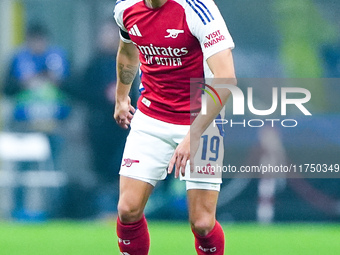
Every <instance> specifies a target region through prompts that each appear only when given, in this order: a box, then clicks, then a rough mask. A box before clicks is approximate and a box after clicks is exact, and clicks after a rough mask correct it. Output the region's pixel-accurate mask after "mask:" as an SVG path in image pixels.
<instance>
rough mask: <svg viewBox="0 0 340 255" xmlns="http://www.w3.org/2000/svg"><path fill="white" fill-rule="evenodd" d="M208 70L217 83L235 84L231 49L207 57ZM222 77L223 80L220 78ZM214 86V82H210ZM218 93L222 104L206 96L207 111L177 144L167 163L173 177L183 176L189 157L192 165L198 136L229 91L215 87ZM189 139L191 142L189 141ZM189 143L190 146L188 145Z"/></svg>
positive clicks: (218, 110)
mask: <svg viewBox="0 0 340 255" xmlns="http://www.w3.org/2000/svg"><path fill="white" fill-rule="evenodd" d="M207 63H208V65H209V68H210V70H211V71H212V72H213V74H214V78H219V80H218V81H219V83H221V82H223V83H226V84H234V85H236V76H235V69H234V62H233V57H232V52H231V49H226V50H223V51H220V52H218V53H216V54H214V55H212V56H211V57H209V58H208V59H207ZM222 78H223V80H221V79H222ZM212 86H214V84H212ZM215 89H216V90H217V93H218V94H219V95H220V97H221V100H222V105H220V104H215V102H214V101H213V99H212V98H211V97H207V109H209V111H208V112H207V114H206V115H202V114H201V113H200V114H199V115H198V116H197V117H196V119H195V121H194V122H193V123H192V125H191V127H190V130H189V132H188V134H187V135H186V136H185V138H184V139H183V141H182V142H181V143H180V144H179V145H178V146H177V148H176V150H175V152H174V154H173V156H172V158H171V160H170V164H169V168H168V173H169V174H170V173H171V172H172V170H173V167H174V166H175V178H177V177H178V176H179V173H180V172H181V174H182V175H183V176H184V174H185V166H186V163H187V161H188V160H189V159H190V164H191V165H193V163H194V161H193V159H194V156H195V154H196V152H197V149H198V147H199V141H200V137H201V135H202V134H203V132H204V131H205V130H206V129H207V128H208V126H209V125H210V124H211V123H212V121H213V120H214V119H215V118H216V116H217V115H218V114H219V113H220V111H221V110H222V108H223V106H224V105H225V103H226V102H227V100H228V98H229V96H230V91H229V90H226V89H219V88H215ZM190 140H191V143H190ZM190 145H191V146H190Z"/></svg>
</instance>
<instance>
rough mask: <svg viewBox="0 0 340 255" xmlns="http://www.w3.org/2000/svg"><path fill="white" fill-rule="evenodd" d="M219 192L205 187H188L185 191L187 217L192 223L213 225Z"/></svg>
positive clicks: (203, 225)
mask: <svg viewBox="0 0 340 255" xmlns="http://www.w3.org/2000/svg"><path fill="white" fill-rule="evenodd" d="M218 194H219V192H218V191H216V190H207V189H189V190H188V191H187V197H188V207H189V218H190V222H191V223H192V224H196V225H202V226H201V227H202V228H204V227H205V225H208V226H213V225H214V223H215V215H216V206H217V200H218Z"/></svg>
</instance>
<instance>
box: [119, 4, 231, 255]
mask: <svg viewBox="0 0 340 255" xmlns="http://www.w3.org/2000/svg"><path fill="white" fill-rule="evenodd" d="M114 15H115V19H116V22H117V24H118V25H119V27H120V37H121V41H120V46H119V50H118V55H117V74H118V79H117V93H116V106H115V113H114V118H115V119H116V121H117V123H118V124H119V125H120V126H121V127H123V128H128V126H129V125H131V131H130V134H129V136H128V138H127V142H126V145H125V150H124V155H123V160H122V165H121V169H120V198H119V202H118V219H117V235H118V242H119V248H120V251H121V254H124V255H128V254H129V255H146V254H148V251H149V246H150V237H149V233H148V229H147V222H146V219H145V217H144V214H143V211H144V207H145V205H146V203H147V200H148V198H149V196H150V194H151V192H152V190H153V188H154V186H155V185H156V183H157V181H159V180H163V179H164V178H165V177H166V175H167V173H168V174H170V173H171V172H172V171H173V168H174V169H175V178H177V177H179V176H180V177H181V179H182V180H185V181H186V188H187V196H188V207H189V218H190V224H191V227H192V232H193V234H194V236H195V249H196V251H197V254H199V255H203V254H216V255H221V254H224V233H223V230H222V227H221V225H220V224H219V223H218V222H217V221H216V218H215V214H216V204H217V199H218V193H219V190H220V183H221V178H191V177H190V164H189V160H190V159H193V157H194V155H195V154H196V151H199V143H200V139H201V136H202V134H203V132H204V131H205V130H206V129H207V127H208V126H209V125H210V123H211V122H212V121H213V119H214V118H215V117H216V116H217V115H218V113H219V111H220V110H221V107H216V106H214V104H213V103H212V100H211V101H209V102H208V109H209V112H208V113H207V114H206V115H203V114H201V113H197V114H196V118H195V120H194V121H193V123H192V124H191V125H190V123H191V118H192V117H193V116H191V115H192V114H191V112H190V78H203V77H214V78H234V77H235V73H234V65H233V59H232V54H231V49H232V48H233V47H234V43H233V40H232V38H231V36H230V34H229V32H228V29H227V27H226V25H225V22H224V20H223V18H222V16H221V14H220V12H219V10H218V8H217V6H216V5H215V3H214V2H213V0H118V1H117V2H116V6H115V10H114ZM139 65H140V75H141V87H140V91H141V96H140V98H139V100H138V103H137V107H138V110H136V111H135V109H134V107H133V106H132V105H131V103H130V102H131V100H130V98H129V96H128V94H129V91H130V87H131V83H132V81H133V79H134V77H135V75H136V72H137V69H138V66H139ZM228 95H229V94H228V93H225V92H220V96H221V98H222V101H223V103H225V102H226V100H227V97H228ZM198 111H199V110H198ZM189 129H190V130H189ZM190 133H191V134H190ZM190 139H191V146H190ZM217 139H220V138H219V137H217ZM216 144H217V143H216ZM219 144H222V142H221V143H219ZM190 149H191V151H190ZM197 154H199V153H197ZM190 162H192V160H191V161H190ZM167 170H168V171H167ZM179 240H180V237H179Z"/></svg>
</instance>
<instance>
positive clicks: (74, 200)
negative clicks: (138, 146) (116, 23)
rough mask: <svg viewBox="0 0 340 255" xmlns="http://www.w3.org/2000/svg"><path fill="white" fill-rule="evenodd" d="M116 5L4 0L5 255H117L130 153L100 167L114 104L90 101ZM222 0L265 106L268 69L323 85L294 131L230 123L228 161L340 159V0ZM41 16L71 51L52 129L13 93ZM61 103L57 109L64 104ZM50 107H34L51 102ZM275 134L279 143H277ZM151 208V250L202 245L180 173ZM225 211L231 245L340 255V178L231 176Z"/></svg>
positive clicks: (245, 70) (1, 195)
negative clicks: (123, 173)
mask: <svg viewBox="0 0 340 255" xmlns="http://www.w3.org/2000/svg"><path fill="white" fill-rule="evenodd" d="M114 2H115V1H113V0H112V1H107V0H96V1H94V0H58V1H52V0H0V247H1V248H0V253H1V254H6V255H12V254H13V255H14V254H35V255H36V254H51V255H53V254H62V253H63V254H72V255H76V254H94V253H97V254H116V253H117V248H116V245H115V239H114V220H113V219H114V215H115V213H116V211H115V204H116V202H117V192H118V186H117V178H116V177H114V176H116V173H117V172H118V169H117V162H116V161H117V160H119V151H118V153H116V154H115V156H114V157H115V158H114V159H111V161H112V162H110V163H107V165H108V166H109V167H111V168H110V169H112V173H115V175H114V176H112V175H107V173H105V172H103V173H101V172H98V170H96V169H97V168H96V166H98V165H96V161H97V160H98V152H99V154H100V152H101V150H103V151H104V150H105V151H109V150H110V149H109V148H108V150H106V148H105V146H109V145H107V144H105V143H102V144H100V145H99V148H98V145H95V144H94V143H93V140H96V137H98V140H99V141H101V140H100V139H102V137H105V136H104V135H105V134H103V133H105V132H107V129H106V127H105V128H103V129H101V127H102V126H101V125H104V124H102V122H101V121H102V120H103V119H104V120H105V117H103V118H102V116H101V114H106V115H110V114H111V112H112V110H111V109H106V111H105V110H103V111H101V110H100V109H96V111H94V110H92V108H91V107H92V106H93V103H95V102H96V101H95V100H94V101H91V100H92V99H91V97H90V96H91V93H93V91H95V89H96V87H95V86H96V84H95V82H96V79H94V80H93V81H92V80H91V79H93V77H99V76H101V75H102V74H104V75H105V73H108V72H110V70H111V69H109V70H106V71H105V72H104V71H103V72H101V70H96V69H95V68H94V69H91V63H93V61H92V60H93V59H94V57H95V56H96V55H97V54H98V47H100V46H98V45H100V42H99V41H100V40H101V39H100V38H101V37H100V36H98V35H100V32H101V31H103V30H102V27H103V24H106V23H107V22H108V20H110V19H112V11H113V7H114ZM215 2H216V4H217V5H218V6H219V8H220V10H221V12H222V14H223V16H224V18H225V20H226V22H227V24H228V26H229V30H230V32H231V34H232V36H233V38H234V41H235V43H236V48H235V50H234V51H233V54H234V59H235V65H236V71H237V76H238V77H239V78H240V79H242V78H247V79H249V78H252V79H254V81H256V84H260V85H258V86H257V89H258V90H257V91H258V92H257V93H256V92H255V94H256V99H255V102H257V103H258V104H259V105H261V104H262V105H264V104H263V101H266V98H267V96H268V95H270V93H269V94H266V93H268V88H269V87H268V86H265V85H263V86H261V84H262V83H263V84H265V83H266V81H268V80H266V79H267V78H290V79H291V78H306V80H303V83H304V84H307V85H306V88H308V89H309V90H310V91H311V93H312V105H311V107H312V109H313V117H312V118H309V119H308V118H301V116H300V117H299V116H296V119H298V120H299V123H300V124H299V126H298V127H296V128H294V129H286V128H282V127H278V128H275V129H274V130H267V129H252V128H242V127H237V128H230V129H228V130H227V134H228V135H227V137H226V141H225V143H226V156H225V159H226V162H227V163H228V164H231V165H242V164H249V165H256V164H259V162H260V161H261V160H265V159H266V157H268V156H270V157H271V156H272V157H274V160H276V161H275V162H289V163H294V164H304V163H321V164H339V163H340V133H339V130H340V101H339V97H340V83H339V81H340V80H339V79H337V78H340V1H335V0H273V1H265V0H258V1H249V0H240V1H222V0H215ZM37 22H39V23H40V24H42V25H43V27H45V28H46V30H47V31H48V36H49V38H50V41H51V44H53V45H58V47H60V48H62V49H64V51H65V60H67V63H68V64H67V66H68V72H67V75H65V78H64V79H63V81H62V82H60V84H59V85H58V90H59V92H58V93H61V94H62V95H63V97H62V98H63V101H62V102H63V103H64V104H65V105H67V107H66V108H67V114H66V113H65V115H64V116H63V117H60V118H57V117H56V118H55V119H54V120H53V128H51V126H50V125H51V121H50V120H49V121H46V119H45V120H44V121H41V122H38V124H37V123H35V125H33V126H34V127H33V128H32V123H29V121H30V119H29V118H28V117H26V118H20V116H21V115H20V116H19V115H18V102H20V100H21V99H22V98H23V97H22V95H21V97H20V95H15V96H13V95H8V93H5V90H4V88H5V87H6V82H7V80H8V79H7V78H8V73H9V72H10V71H9V70H10V66H11V62H12V59H13V55H14V54H15V52H18V50H19V49H20V48H21V47H22V44H23V43H24V42H25V40H26V38H25V37H26V36H25V35H26V29H27V27H28V26H29V24H32V23H37ZM104 31H111V30H104ZM107 33H108V32H107ZM98 38H99V39H98ZM110 54H111V53H110ZM110 54H108V56H106V57H112V56H111V55H110ZM102 55H103V54H102ZM102 55H101V57H103V56H102ZM104 58H105V56H104ZM94 63H98V62H94ZM100 63H102V62H100ZM107 66H110V64H109V65H106V67H107ZM89 70H92V72H93V73H92V74H93V75H94V76H91V74H89V73H90V71H89ZM112 73H113V74H114V71H112ZM91 77H92V78H91ZM263 78H265V79H263ZM103 79H105V78H103ZM307 79H309V80H307ZM89 80H91V81H92V83H91V82H89ZM315 81H319V82H315ZM109 82H112V81H107V83H109ZM93 83H94V88H93V87H91V88H90V86H91V85H92V84H93ZM136 83H138V80H136ZM106 85H107V88H110V86H109V85H108V84H105V86H106ZM87 86H88V87H87ZM240 87H241V88H242V83H241V84H240ZM254 87H255V86H254ZM105 89H106V88H105ZM255 91H256V90H255ZM105 93H106V92H105ZM133 93H135V91H134V92H133ZM102 96H103V100H104V97H105V96H107V95H106V94H104V93H103V95H102ZM132 96H133V98H134V100H135V99H136V98H135V94H133V95H132ZM99 100H100V99H99ZM65 102H66V103H65ZM89 102H90V103H89ZM50 103H51V101H48V102H47V104H50ZM54 103H56V104H57V106H59V107H60V105H58V104H61V103H60V101H57V102H54ZM26 107H28V108H29V107H30V105H29V104H27V105H26ZM39 107H40V108H39ZM39 107H38V108H34V107H33V108H34V109H35V111H36V112H38V113H39V112H44V109H46V106H44V105H43V104H40V106H39ZM105 107H106V108H108V107H113V106H110V104H109V103H107V104H105ZM26 110H27V109H26ZM97 110H98V111H97ZM18 116H19V117H18ZM96 117H97V118H98V120H97V121H96ZM248 117H250V116H248ZM299 118H300V119H299ZM93 120H95V121H96V122H98V125H97V126H96V125H92V124H93ZM18 122H19V125H18ZM91 123H92V124H91ZM45 125H46V126H45ZM91 130H92V131H93V130H95V131H97V132H91ZM109 130H110V129H109ZM32 131H33V133H32ZM18 132H20V133H18ZM119 132H120V131H119V130H118V129H117V128H113V129H112V133H115V134H116V137H125V135H126V134H120V133H119ZM117 134H118V135H117ZM51 137H52V138H51ZM99 137H101V138H100V139H99ZM103 139H105V138H103ZM115 139H118V138H115ZM268 140H270V141H273V144H274V145H273V146H269V147H266V145H265V144H266V141H268ZM117 141H118V140H117ZM119 144H123V142H122V141H120V140H119ZM111 146H112V144H111ZM56 147H57V149H56ZM116 147H117V148H118V147H119V148H120V147H121V146H119V145H116ZM117 154H118V155H117ZM112 155H113V154H112ZM99 160H100V159H99ZM115 160H116V161H115ZM28 161H32V162H28ZM108 166H105V163H104V167H108ZM339 176H340V175H339ZM107 180H108V181H107ZM146 214H147V216H148V218H149V219H150V222H151V225H150V230H151V234H152V235H153V238H154V239H152V240H153V242H152V247H153V248H152V250H151V251H152V252H153V253H152V254H174V253H175V252H176V253H178V254H194V253H193V249H192V247H191V242H192V237H191V233H190V230H189V228H188V225H187V224H186V223H185V221H186V219H187V213H186V200H185V187H184V185H183V183H181V182H179V181H176V180H173V178H172V177H171V176H170V177H169V178H168V179H167V180H166V181H165V182H162V183H161V184H160V185H158V186H157V187H156V191H155V192H154V194H153V196H152V198H151V199H150V201H149V204H148V206H147V209H146ZM217 217H218V219H219V220H220V221H221V222H223V223H224V224H225V229H226V231H227V238H228V239H227V240H228V241H227V245H228V251H229V254H340V246H339V243H340V242H339V240H340V226H339V221H340V179H336V178H335V179H325V178H324V179H321V178H319V179H285V178H280V179H270V178H263V179H259V178H257V179H241V178H235V179H225V180H224V183H223V186H222V190H221V196H220V201H219V205H218V215H217ZM32 223H39V224H32ZM68 237H70V238H68ZM229 238H230V239H229ZM178 239H180V240H186V241H187V242H184V244H182V243H181V244H180V243H177V242H176V241H175V240H178ZM169 240H174V241H171V242H170V244H169ZM164 247H166V248H165V249H164ZM162 249H163V250H162ZM1 250H2V251H1Z"/></svg>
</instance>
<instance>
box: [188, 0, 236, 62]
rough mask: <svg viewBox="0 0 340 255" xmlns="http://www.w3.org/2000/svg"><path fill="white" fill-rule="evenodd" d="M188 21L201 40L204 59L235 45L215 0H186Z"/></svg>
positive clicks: (195, 34) (192, 31) (190, 27)
mask: <svg viewBox="0 0 340 255" xmlns="http://www.w3.org/2000/svg"><path fill="white" fill-rule="evenodd" d="M185 1H186V3H187V5H186V8H185V9H186V10H185V11H186V15H187V23H188V26H189V29H190V31H191V33H192V34H193V35H194V36H195V37H196V38H197V39H198V40H199V42H200V44H201V48H202V51H203V55H204V59H205V60H207V59H208V58H209V57H211V56H212V55H214V54H216V53H218V52H220V51H222V50H225V49H233V48H234V47H235V45H234V42H233V39H232V37H231V35H230V33H229V31H228V28H227V26H226V24H225V21H224V19H223V17H222V15H221V13H220V11H219V9H218V7H217V6H216V4H215V3H214V1H213V0H185Z"/></svg>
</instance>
